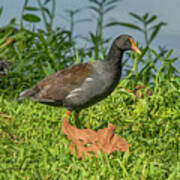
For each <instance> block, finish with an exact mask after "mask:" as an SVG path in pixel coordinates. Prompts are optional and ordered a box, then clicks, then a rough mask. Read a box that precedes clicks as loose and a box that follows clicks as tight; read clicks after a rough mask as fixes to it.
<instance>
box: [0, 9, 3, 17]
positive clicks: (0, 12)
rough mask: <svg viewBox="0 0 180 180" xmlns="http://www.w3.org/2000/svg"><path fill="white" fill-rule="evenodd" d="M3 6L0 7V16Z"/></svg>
mask: <svg viewBox="0 0 180 180" xmlns="http://www.w3.org/2000/svg"><path fill="white" fill-rule="evenodd" d="M2 12H3V7H0V16H1V15H2Z"/></svg>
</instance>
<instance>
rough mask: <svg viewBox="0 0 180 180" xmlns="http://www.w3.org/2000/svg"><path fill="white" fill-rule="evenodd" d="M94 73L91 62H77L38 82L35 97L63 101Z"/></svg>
mask: <svg viewBox="0 0 180 180" xmlns="http://www.w3.org/2000/svg"><path fill="white" fill-rule="evenodd" d="M92 73H93V67H92V65H91V64H90V63H83V64H77V65H73V66H70V67H68V68H66V69H64V70H61V71H58V72H57V73H55V74H52V75H50V76H48V77H46V78H45V79H43V80H42V81H40V82H39V83H37V85H36V86H35V87H34V88H33V89H34V90H36V93H34V94H33V98H34V99H37V100H39V101H41V100H42V101H43V100H44V101H46V100H53V101H61V100H63V99H64V98H65V97H66V96H67V95H68V94H69V93H70V91H72V90H73V89H75V88H77V87H79V86H80V85H81V84H82V83H83V82H84V80H85V79H86V78H87V77H88V76H89V75H91V74H92Z"/></svg>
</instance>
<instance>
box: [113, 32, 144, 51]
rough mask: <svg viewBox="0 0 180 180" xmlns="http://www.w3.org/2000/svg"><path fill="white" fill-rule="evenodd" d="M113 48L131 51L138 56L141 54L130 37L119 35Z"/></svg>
mask: <svg viewBox="0 0 180 180" xmlns="http://www.w3.org/2000/svg"><path fill="white" fill-rule="evenodd" d="M114 43H115V46H116V47H117V48H118V49H120V50H121V51H127V50H132V51H134V52H136V53H138V54H141V51H140V50H139V49H138V48H137V46H136V44H135V42H134V40H133V38H132V36H129V35H126V34H124V35H120V36H119V37H117V38H116V39H115V41H114Z"/></svg>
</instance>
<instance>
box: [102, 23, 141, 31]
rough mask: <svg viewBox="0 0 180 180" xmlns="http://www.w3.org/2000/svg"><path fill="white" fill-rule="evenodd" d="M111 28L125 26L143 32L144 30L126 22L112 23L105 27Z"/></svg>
mask: <svg viewBox="0 0 180 180" xmlns="http://www.w3.org/2000/svg"><path fill="white" fill-rule="evenodd" d="M110 26H124V27H128V28H131V29H135V30H138V31H142V29H141V28H140V27H139V26H136V25H134V24H131V23H126V22H111V23H108V24H106V25H105V27H110Z"/></svg>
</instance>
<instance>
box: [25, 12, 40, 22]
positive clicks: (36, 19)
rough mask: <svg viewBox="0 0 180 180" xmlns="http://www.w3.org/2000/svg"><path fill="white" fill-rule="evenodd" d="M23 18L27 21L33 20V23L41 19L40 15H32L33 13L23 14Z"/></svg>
mask: <svg viewBox="0 0 180 180" xmlns="http://www.w3.org/2000/svg"><path fill="white" fill-rule="evenodd" d="M23 20H25V21H27V22H33V23H37V22H40V21H41V19H40V17H39V16H37V15H34V14H25V15H23Z"/></svg>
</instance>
